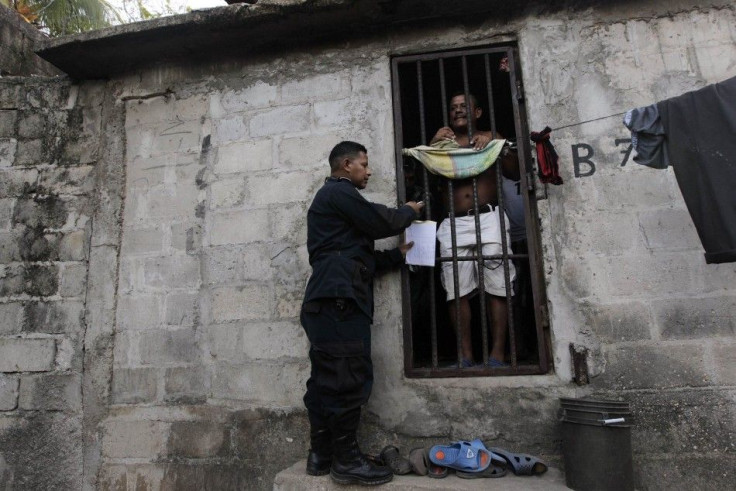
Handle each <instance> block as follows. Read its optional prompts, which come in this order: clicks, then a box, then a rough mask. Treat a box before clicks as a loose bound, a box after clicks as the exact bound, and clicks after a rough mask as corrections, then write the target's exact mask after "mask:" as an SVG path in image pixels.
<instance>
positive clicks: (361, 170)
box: [346, 152, 371, 189]
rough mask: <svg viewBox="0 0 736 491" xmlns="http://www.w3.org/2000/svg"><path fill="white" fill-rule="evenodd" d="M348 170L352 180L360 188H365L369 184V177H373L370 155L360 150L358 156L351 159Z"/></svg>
mask: <svg viewBox="0 0 736 491" xmlns="http://www.w3.org/2000/svg"><path fill="white" fill-rule="evenodd" d="M346 171H347V173H348V177H349V178H350V182H352V183H353V186H355V187H356V188H358V189H365V187H366V186H367V185H368V179H369V178H370V177H371V170H370V168H369V167H368V156H367V155H366V154H365V152H359V153H358V155H357V156H355V157H352V158H350V159H349V162H348V164H347V166H346Z"/></svg>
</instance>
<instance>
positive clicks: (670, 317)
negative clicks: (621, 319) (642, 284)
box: [652, 296, 736, 339]
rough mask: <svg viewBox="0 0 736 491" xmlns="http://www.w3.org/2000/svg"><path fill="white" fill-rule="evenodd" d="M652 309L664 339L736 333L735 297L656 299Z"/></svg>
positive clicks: (696, 337) (720, 335)
mask: <svg viewBox="0 0 736 491" xmlns="http://www.w3.org/2000/svg"><path fill="white" fill-rule="evenodd" d="M652 310H653V312H654V317H655V320H656V323H657V326H658V328H659V331H660V332H661V334H662V338H663V339H702V338H710V337H730V338H733V337H734V336H735V335H736V296H726V297H708V298H692V297H686V298H672V299H667V300H658V301H653V302H652Z"/></svg>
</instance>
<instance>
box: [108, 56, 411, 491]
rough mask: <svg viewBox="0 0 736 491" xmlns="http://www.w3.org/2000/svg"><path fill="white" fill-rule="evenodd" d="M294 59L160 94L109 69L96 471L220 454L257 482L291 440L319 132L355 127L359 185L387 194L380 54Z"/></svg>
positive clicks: (344, 135) (321, 140)
mask: <svg viewBox="0 0 736 491" xmlns="http://www.w3.org/2000/svg"><path fill="white" fill-rule="evenodd" d="M309 64H310V61H309V60H308V59H307V58H301V59H299V60H298V61H297V64H296V65H294V64H293V62H289V63H287V62H284V63H283V65H282V66H280V67H278V68H274V67H272V66H270V65H268V64H264V65H259V64H256V65H252V66H249V70H248V72H249V74H248V76H247V77H242V78H237V77H233V75H232V74H228V73H224V74H223V75H222V76H221V78H220V79H218V80H217V81H216V82H215V83H210V84H197V83H191V81H190V80H179V81H178V83H177V84H172V85H171V86H170V91H169V93H167V94H160V95H159V94H156V93H154V89H153V88H150V87H148V86H147V85H146V80H147V77H143V82H140V81H136V82H132V83H131V82H130V81H128V80H123V81H122V82H121V83H122V85H123V86H124V87H125V88H124V92H123V93H122V94H121V96H120V98H121V99H123V100H125V111H126V120H125V133H126V142H127V143H126V152H125V164H126V190H127V192H126V196H125V205H124V213H123V222H122V240H121V253H120V280H119V285H118V295H117V312H116V335H115V347H114V361H113V374H112V389H111V403H112V406H111V408H110V412H109V414H108V415H107V417H106V419H105V421H104V425H103V427H104V429H103V443H102V456H103V459H104V465H103V470H102V474H101V476H102V477H101V479H102V481H101V482H103V483H104V486H109V487H115V486H116V483H117V482H118V481H120V480H121V479H122V480H124V481H125V482H127V483H130V482H134V481H137V480H138V479H139V477H137V476H138V474H137V473H138V472H139V468H140V464H142V463H147V465H148V466H149V467H150V468H156V469H158V471H157V472H160V473H161V476H162V477H161V478H160V479H161V480H162V482H163V483H169V484H170V483H173V484H172V485H177V486H179V485H184V484H182V483H189V484H188V485H192V486H194V483H197V482H199V481H197V479H200V478H201V479H205V481H206V480H207V479H211V478H212V476H213V475H215V474H217V473H219V472H221V471H222V472H224V473H226V474H227V472H229V471H228V469H231V468H233V469H241V470H238V472H233V479H249V482H251V483H253V482H257V483H258V486H263V487H269V486H270V479H271V476H273V475H274V474H275V472H277V471H278V470H280V468H281V467H283V465H285V464H286V463H288V462H293V461H295V460H296V459H298V458H301V456H302V453H303V452H304V449H305V438H306V435H307V429H306V428H307V427H306V419H305V414H304V411H303V409H302V402H301V397H302V395H303V391H304V383H305V382H306V378H307V376H308V372H309V363H308V359H307V348H308V346H307V341H306V338H305V336H304V333H303V331H302V328H301V326H300V325H299V321H298V315H299V307H300V304H301V298H302V294H303V290H304V286H305V284H306V280H307V278H308V276H309V272H310V268H309V265H308V257H307V251H306V227H305V224H306V210H307V207H308V205H309V202H310V201H311V198H312V196H313V194H314V193H315V191H316V190H317V189H318V188H319V187H320V186H321V185H322V182H323V180H324V178H325V177H327V176H328V175H329V167H328V164H327V160H326V158H327V155H328V154H329V152H330V150H331V149H332V147H333V146H334V145H335V144H336V143H337V142H339V141H341V140H343V139H348V138H350V139H355V140H358V141H362V142H364V143H365V144H366V145H367V146H368V148H369V155H370V158H371V162H372V166H374V169H375V170H374V180H375V181H376V182H375V183H374V182H372V185H371V193H372V196H373V198H374V199H380V200H382V201H383V202H385V203H386V204H391V203H395V200H396V198H395V188H394V184H393V182H394V167H393V162H392V159H391V155H392V152H393V148H392V145H391V141H392V140H391V134H390V133H389V132H388V127H387V125H386V123H387V122H388V120H389V118H390V101H389V100H388V99H387V98H386V94H389V93H390V85H389V73H388V64H387V62H386V60H385V59H383V60H380V62H377V63H368V64H367V65H366V66H359V67H350V66H346V67H344V68H341V69H339V70H337V71H336V72H332V71H327V73H319V72H317V73H313V72H314V70H313V68H308V67H309ZM285 72H288V73H285ZM167 74H168V73H167V72H166V71H165V70H164V72H163V73H156V74H151V79H156V80H160V79H159V77H161V76H162V75H163V76H166V75H167ZM215 84H216V85H215ZM369 104H372V105H374V107H375V108H376V109H377V112H376V114H378V115H380V117H379V118H376V116H375V115H373V114H370V113H369V112H368V111H367V110H366V108H367V106H368V105H369ZM394 311H395V315H396V313H397V312H398V311H397V310H396V309H394ZM397 318H398V316H397ZM395 328H396V329H397V332H398V330H400V325H399V324H398V323H396V324H395ZM208 408H216V409H212V410H210V409H208ZM213 411H215V412H214V413H213ZM213 414H218V415H219V416H218V417H217V418H216V419H215V420H213V419H212V417H213V416H212V415H213ZM279 421H283V423H279ZM272 424H276V427H275V428H272V427H271V425H272ZM279 426H281V427H282V429H281V430H279V431H286V432H287V434H286V435H283V434H278V433H276V431H277V429H278V428H279ZM274 435H277V436H274ZM273 438H277V439H278V441H279V442H280V443H279V444H278V445H274V442H273ZM259 442H260V443H262V444H263V448H259V447H258V444H259ZM257 454H258V455H257ZM254 459H256V460H255V461H254ZM182 462H185V463H186V465H182ZM256 462H257V465H256ZM154 463H156V466H155V465H154ZM242 468H247V469H248V471H247V473H248V474H247V476H245V475H243V472H244V471H243V470H242ZM192 475H196V476H204V477H191V476H192ZM238 482H240V481H238ZM176 483H179V484H176ZM129 485H130V484H129Z"/></svg>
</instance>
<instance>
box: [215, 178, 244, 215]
mask: <svg viewBox="0 0 736 491" xmlns="http://www.w3.org/2000/svg"><path fill="white" fill-rule="evenodd" d="M244 190H245V179H244V178H243V177H237V178H234V179H221V180H218V181H215V182H213V183H212V185H211V186H210V208H214V209H216V208H232V207H233V206H237V205H239V204H241V203H242V202H243V194H244Z"/></svg>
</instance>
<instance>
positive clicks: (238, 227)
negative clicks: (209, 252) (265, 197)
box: [209, 209, 269, 246]
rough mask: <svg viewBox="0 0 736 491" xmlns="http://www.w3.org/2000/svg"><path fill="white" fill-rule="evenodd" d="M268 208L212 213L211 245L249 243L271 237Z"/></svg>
mask: <svg viewBox="0 0 736 491" xmlns="http://www.w3.org/2000/svg"><path fill="white" fill-rule="evenodd" d="M268 231H269V223H268V210H267V209H255V210H240V211H231V212H223V213H214V214H213V215H212V225H211V227H210V231H209V244H210V245H214V246H217V245H229V244H247V243H249V242H256V241H262V240H268V239H269V233H268Z"/></svg>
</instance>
